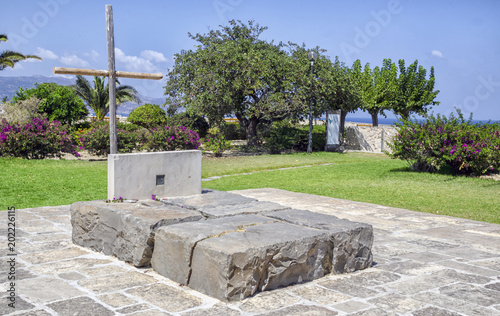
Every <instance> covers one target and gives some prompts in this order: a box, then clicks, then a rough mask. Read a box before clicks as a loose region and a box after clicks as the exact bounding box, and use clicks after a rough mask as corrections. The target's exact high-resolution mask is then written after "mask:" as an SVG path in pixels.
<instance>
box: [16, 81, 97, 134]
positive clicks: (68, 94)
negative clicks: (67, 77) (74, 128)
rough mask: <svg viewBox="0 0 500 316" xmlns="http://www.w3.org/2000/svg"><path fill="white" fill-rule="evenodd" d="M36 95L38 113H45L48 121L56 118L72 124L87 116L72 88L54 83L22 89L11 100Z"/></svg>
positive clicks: (80, 100) (25, 98)
mask: <svg viewBox="0 0 500 316" xmlns="http://www.w3.org/2000/svg"><path fill="white" fill-rule="evenodd" d="M31 97H36V98H38V99H40V100H41V103H40V106H39V108H38V113H40V114H45V115H47V117H48V118H49V120H50V121H53V120H56V121H59V122H61V123H63V124H69V125H72V124H73V123H74V122H76V121H78V120H80V119H83V118H85V117H86V116H87V114H88V110H87V108H86V107H85V104H84V103H83V101H82V99H80V98H79V97H78V96H77V95H76V93H75V91H74V90H73V88H71V87H68V86H60V85H58V84H56V83H42V84H37V85H36V87H35V88H32V89H23V88H19V91H18V92H17V93H16V95H15V96H14V97H13V98H12V102H14V103H15V102H18V101H22V100H28V99H30V98H31Z"/></svg>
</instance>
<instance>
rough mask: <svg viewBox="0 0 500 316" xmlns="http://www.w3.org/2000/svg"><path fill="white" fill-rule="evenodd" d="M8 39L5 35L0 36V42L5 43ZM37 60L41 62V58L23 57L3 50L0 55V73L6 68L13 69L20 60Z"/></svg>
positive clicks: (33, 56)
mask: <svg viewBox="0 0 500 316" xmlns="http://www.w3.org/2000/svg"><path fill="white" fill-rule="evenodd" d="M7 40H8V38H7V35H5V34H0V42H7ZM30 58H31V59H38V60H42V58H40V57H38V56H35V55H23V54H21V53H18V52H13V51H11V50H5V51H3V52H1V53H0V71H1V70H4V69H5V68H7V67H10V68H14V65H15V64H16V63H18V62H20V61H21V60H26V59H30Z"/></svg>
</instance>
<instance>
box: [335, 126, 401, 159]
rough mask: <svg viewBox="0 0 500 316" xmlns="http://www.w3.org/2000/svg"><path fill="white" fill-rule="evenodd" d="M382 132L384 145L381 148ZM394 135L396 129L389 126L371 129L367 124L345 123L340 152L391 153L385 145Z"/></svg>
mask: <svg viewBox="0 0 500 316" xmlns="http://www.w3.org/2000/svg"><path fill="white" fill-rule="evenodd" d="M382 131H383V139H384V141H383V142H384V144H383V148H382ZM395 135H396V129H395V128H394V126H391V125H379V126H378V127H372V126H369V125H367V124H356V123H348V122H346V133H345V139H344V144H343V145H342V147H341V149H342V150H359V151H365V152H382V150H384V151H388V152H392V151H391V148H389V146H388V145H387V143H389V142H391V140H392V138H393V137H394V136H395Z"/></svg>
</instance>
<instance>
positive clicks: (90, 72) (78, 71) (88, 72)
mask: <svg viewBox="0 0 500 316" xmlns="http://www.w3.org/2000/svg"><path fill="white" fill-rule="evenodd" d="M52 72H53V73H55V74H61V75H81V76H102V77H109V71H108V70H96V69H82V68H64V67H54V68H53V69H52ZM115 76H116V77H121V78H132V79H153V80H160V79H161V78H163V75H162V74H161V73H156V74H148V73H142V72H129V71H116V72H115Z"/></svg>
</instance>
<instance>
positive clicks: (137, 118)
mask: <svg viewBox="0 0 500 316" xmlns="http://www.w3.org/2000/svg"><path fill="white" fill-rule="evenodd" d="M127 121H128V122H130V123H133V124H136V125H139V126H142V127H145V128H148V129H149V128H152V127H155V126H159V125H163V124H165V123H166V121H167V114H166V113H165V111H164V110H163V109H162V108H160V106H159V105H155V104H144V105H141V106H139V107H137V108H135V109H134V110H133V111H132V112H130V114H129V116H128V118H127Z"/></svg>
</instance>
